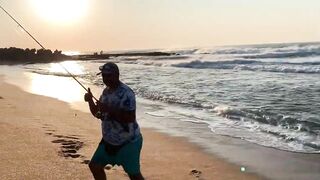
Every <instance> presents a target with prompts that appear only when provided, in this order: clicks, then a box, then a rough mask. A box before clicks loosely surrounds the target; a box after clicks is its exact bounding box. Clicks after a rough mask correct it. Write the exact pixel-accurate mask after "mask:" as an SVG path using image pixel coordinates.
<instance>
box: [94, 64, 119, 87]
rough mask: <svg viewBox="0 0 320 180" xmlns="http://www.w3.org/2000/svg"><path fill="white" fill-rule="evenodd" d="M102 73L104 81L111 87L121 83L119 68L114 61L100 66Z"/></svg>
mask: <svg viewBox="0 0 320 180" xmlns="http://www.w3.org/2000/svg"><path fill="white" fill-rule="evenodd" d="M99 70H100V73H98V75H99V74H101V75H102V79H103V83H104V84H106V85H107V86H108V87H110V88H114V87H116V86H117V85H118V84H119V82H120V81H119V74H120V73H119V68H118V66H117V65H116V64H115V63H113V62H107V63H106V64H104V65H103V66H100V67H99Z"/></svg>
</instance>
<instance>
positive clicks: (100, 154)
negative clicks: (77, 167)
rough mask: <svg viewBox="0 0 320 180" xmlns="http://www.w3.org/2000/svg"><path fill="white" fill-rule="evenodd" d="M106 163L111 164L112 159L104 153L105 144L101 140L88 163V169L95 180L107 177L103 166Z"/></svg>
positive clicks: (103, 179) (102, 179)
mask: <svg viewBox="0 0 320 180" xmlns="http://www.w3.org/2000/svg"><path fill="white" fill-rule="evenodd" d="M107 164H113V163H112V159H111V157H110V156H109V155H108V154H107V153H106V151H105V145H104V144H103V143H102V141H101V142H100V143H99V146H98V148H97V150H96V152H95V153H94V154H93V157H92V158H91V161H90V163H89V168H90V171H91V172H92V175H93V177H94V179H96V180H105V179H107V177H106V173H105V172H104V167H105V166H106V165H107Z"/></svg>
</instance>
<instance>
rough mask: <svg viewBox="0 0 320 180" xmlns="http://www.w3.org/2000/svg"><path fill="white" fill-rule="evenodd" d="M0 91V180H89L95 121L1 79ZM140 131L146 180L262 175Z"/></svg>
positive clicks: (118, 175)
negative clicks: (88, 164)
mask: <svg viewBox="0 0 320 180" xmlns="http://www.w3.org/2000/svg"><path fill="white" fill-rule="evenodd" d="M0 89H1V91H0V115H1V116H0V117H1V118H0V129H1V131H0V146H1V148H0V153H1V156H0V179H93V178H92V176H91V173H90V171H89V168H88V166H87V163H88V161H89V160H90V158H91V156H92V154H93V152H94V151H95V148H96V146H97V144H98V142H99V140H100V138H101V135H100V124H99V120H97V119H94V118H93V117H92V116H91V115H90V114H88V113H84V112H81V111H78V110H74V109H72V108H70V106H69V104H67V103H65V102H62V101H58V100H56V99H53V98H49V97H44V96H39V95H33V94H30V93H27V92H24V91H22V90H21V89H19V88H18V87H16V86H13V85H10V84H7V83H5V82H4V81H3V78H1V77H0ZM138 108H139V107H138ZM142 133H143V136H144V144H143V149H142V154H141V170H142V173H143V175H144V176H145V178H146V179H150V180H153V179H161V180H162V179H164V180H167V179H175V180H176V179H181V180H187V179H207V180H211V179H261V178H259V177H258V176H257V175H254V174H250V173H244V172H241V171H240V169H239V166H236V165H233V164H230V163H228V162H227V161H225V160H223V159H221V158H219V157H214V156H212V155H209V154H206V153H205V152H203V151H202V150H201V149H200V148H199V147H197V146H195V145H193V144H191V143H188V142H187V141H186V140H185V139H183V138H179V137H170V136H168V135H165V134H162V133H159V132H155V131H153V130H151V129H142ZM106 172H107V177H108V179H120V180H121V179H128V177H127V176H126V174H125V172H124V171H123V169H122V168H121V167H113V168H111V169H110V170H106Z"/></svg>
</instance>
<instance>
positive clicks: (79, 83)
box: [0, 5, 99, 101]
mask: <svg viewBox="0 0 320 180" xmlns="http://www.w3.org/2000/svg"><path fill="white" fill-rule="evenodd" d="M0 8H1V9H2V10H3V11H4V12H5V13H6V14H7V15H8V16H9V17H10V18H11V19H12V20H13V21H14V22H16V23H17V24H18V26H19V27H20V28H22V29H23V31H24V32H26V33H27V34H28V35H29V36H30V37H31V38H32V39H33V40H34V41H35V42H36V43H37V44H38V45H39V46H40V47H41V48H42V49H46V48H44V46H43V45H42V44H41V43H40V42H39V41H38V40H37V39H36V38H35V37H34V36H32V34H30V33H29V31H27V30H26V29H25V28H24V27H23V26H22V25H21V24H20V23H19V22H18V21H17V20H16V19H15V18H14V17H13V16H11V14H10V13H9V12H8V11H6V10H5V9H4V8H3V7H2V6H1V5H0ZM58 64H59V65H60V66H61V67H62V68H63V69H64V70H65V71H66V72H67V73H68V74H69V75H70V76H71V77H72V78H73V79H74V80H75V81H77V83H78V84H79V85H80V86H81V87H82V88H83V89H84V90H85V91H86V92H87V93H89V90H88V89H87V88H86V87H84V85H83V84H82V83H81V82H80V81H79V80H78V79H77V78H76V77H75V76H74V75H73V74H72V73H71V72H70V71H68V69H67V68H66V67H64V66H63V65H62V64H61V63H60V62H58ZM90 93H91V92H90ZM92 97H93V98H94V99H95V100H96V101H99V100H98V99H97V98H95V97H94V96H93V95H92Z"/></svg>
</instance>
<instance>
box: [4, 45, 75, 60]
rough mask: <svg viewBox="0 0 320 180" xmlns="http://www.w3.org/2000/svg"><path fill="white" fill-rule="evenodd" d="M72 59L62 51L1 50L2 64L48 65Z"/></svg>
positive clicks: (13, 48)
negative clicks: (48, 63) (47, 63)
mask: <svg viewBox="0 0 320 180" xmlns="http://www.w3.org/2000/svg"><path fill="white" fill-rule="evenodd" d="M68 58H71V57H70V56H67V55H64V54H62V52H61V51H58V50H55V51H54V52H52V51H51V50H50V49H38V50H36V49H29V48H27V49H20V48H16V47H10V48H0V64H20V63H46V62H53V61H61V60H66V59H68Z"/></svg>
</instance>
